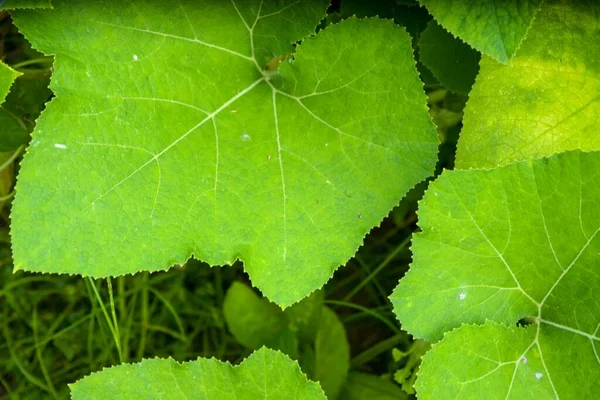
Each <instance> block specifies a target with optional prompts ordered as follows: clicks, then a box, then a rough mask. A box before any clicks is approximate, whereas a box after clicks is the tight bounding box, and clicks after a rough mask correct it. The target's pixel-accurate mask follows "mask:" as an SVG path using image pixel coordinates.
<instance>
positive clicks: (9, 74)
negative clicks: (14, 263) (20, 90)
mask: <svg viewBox="0 0 600 400" xmlns="http://www.w3.org/2000/svg"><path fill="white" fill-rule="evenodd" d="M20 75H21V73H19V72H17V71H15V70H13V69H12V68H10V67H9V66H8V65H6V64H4V63H3V62H1V61H0V104H2V103H4V100H5V99H6V95H8V92H9V91H10V87H11V86H12V84H13V82H14V81H15V79H17V78H18V77H19V76H20Z"/></svg>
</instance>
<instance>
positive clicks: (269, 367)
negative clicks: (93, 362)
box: [71, 348, 325, 400]
mask: <svg viewBox="0 0 600 400" xmlns="http://www.w3.org/2000/svg"><path fill="white" fill-rule="evenodd" d="M71 395H72V399H73V400H84V399H100V398H102V399H107V398H109V399H114V400H119V399H123V400H129V399H136V398H143V399H161V400H166V399H181V398H189V399H198V400H201V399H206V400H213V399H219V400H228V399H232V400H233V399H235V400H241V399H248V400H254V399H267V398H268V399H274V400H277V399H281V400H283V399H297V400H318V399H323V400H324V399H325V395H324V394H323V391H322V390H321V388H320V387H319V385H318V384H316V383H314V382H310V381H309V380H307V379H306V377H305V376H304V375H303V374H302V371H300V368H299V367H298V363H296V362H295V361H292V360H290V359H289V358H288V357H287V356H285V355H283V354H281V353H280V352H278V351H274V350H269V349H266V348H262V349H260V350H257V351H256V352H254V353H253V354H252V355H251V356H250V357H248V358H247V359H246V360H244V362H242V364H241V365H239V366H235V367H234V366H231V364H229V363H224V362H220V361H218V360H215V359H210V360H209V359H202V358H200V359H198V360H196V361H190V362H185V363H182V364H180V363H178V362H177V361H175V360H172V359H150V360H144V361H142V362H141V363H138V364H123V365H119V366H117V367H112V368H109V369H105V370H103V371H101V372H97V373H94V374H92V375H90V376H88V377H86V378H84V379H82V380H80V381H78V382H77V383H75V384H73V385H71Z"/></svg>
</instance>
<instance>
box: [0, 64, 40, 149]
mask: <svg viewBox="0 0 600 400" xmlns="http://www.w3.org/2000/svg"><path fill="white" fill-rule="evenodd" d="M49 83H50V76H49V75H48V74H43V73H42V74H26V75H22V76H20V77H19V78H17V80H16V81H15V83H14V85H13V87H12V90H11V91H10V93H9V94H8V96H7V97H6V101H5V103H4V104H3V105H2V106H1V107H0V126H1V128H0V152H7V151H11V150H15V149H16V148H18V147H19V146H21V145H24V144H26V143H27V142H28V141H29V134H30V133H31V132H32V131H33V128H34V126H35V120H36V118H37V117H38V116H39V115H40V113H41V112H42V110H43V108H44V103H45V102H46V101H47V100H48V99H49V98H50V96H51V92H50V90H49V89H48V84H49Z"/></svg>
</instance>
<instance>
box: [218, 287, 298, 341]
mask: <svg viewBox="0 0 600 400" xmlns="http://www.w3.org/2000/svg"><path fill="white" fill-rule="evenodd" d="M223 313H224V315H225V321H227V327H228V328H229V330H230V331H231V333H232V334H233V336H234V337H235V338H236V340H237V341H238V342H240V343H241V344H243V345H244V346H246V347H248V348H250V349H253V350H255V349H258V348H260V347H261V346H264V345H271V344H272V343H273V342H274V341H276V339H277V337H279V336H280V335H281V334H282V333H283V332H284V331H285V330H286V329H287V318H286V317H285V315H284V314H283V313H282V312H281V309H280V308H279V307H277V306H276V305H275V304H273V303H271V302H269V300H267V299H266V298H261V297H259V296H258V295H257V294H256V293H255V292H254V291H253V290H252V289H251V288H249V287H248V286H246V285H244V284H242V283H239V282H233V284H232V285H231V286H230V287H229V289H227V293H226V294H225V301H224V304H223ZM269 347H272V346H269Z"/></svg>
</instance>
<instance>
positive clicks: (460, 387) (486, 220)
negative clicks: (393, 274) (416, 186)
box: [391, 151, 600, 399]
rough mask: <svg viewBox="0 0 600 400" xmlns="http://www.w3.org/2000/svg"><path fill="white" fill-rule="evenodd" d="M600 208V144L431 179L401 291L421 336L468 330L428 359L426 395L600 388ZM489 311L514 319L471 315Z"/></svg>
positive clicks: (408, 325) (578, 393)
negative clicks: (598, 148)
mask: <svg viewBox="0 0 600 400" xmlns="http://www.w3.org/2000/svg"><path fill="white" fill-rule="evenodd" d="M599 209H600V153H598V152H593V153H583V152H579V151H576V152H568V153H562V154H559V155H555V156H553V157H551V158H549V159H541V160H536V161H528V162H520V163H516V164H511V165H509V166H506V167H503V168H499V169H495V170H487V171H486V170H469V171H450V172H445V173H444V174H442V175H441V176H440V177H439V178H438V179H437V180H436V181H435V182H433V183H432V184H431V186H430V188H429V190H428V191H427V193H426V195H425V197H424V199H423V200H422V201H421V203H420V206H419V221H420V225H421V227H422V229H423V232H422V233H420V234H417V235H415V237H414V244H413V252H414V261H413V264H412V265H411V268H410V271H409V272H408V273H407V275H406V276H405V277H404V278H403V279H402V280H401V281H400V284H399V285H398V287H397V288H396V290H395V291H394V293H393V294H392V296H391V300H392V303H393V304H394V310H395V312H396V314H397V315H398V318H399V320H400V321H401V322H402V326H403V328H405V329H406V330H408V331H409V332H410V333H412V334H414V335H415V336H417V337H425V338H429V339H440V338H441V337H442V334H443V333H444V332H448V331H451V330H453V329H455V328H458V329H456V330H454V331H452V332H451V333H450V334H447V335H446V337H445V339H444V340H443V341H442V342H440V343H439V344H437V345H435V346H434V348H433V349H432V350H431V352H430V355H428V356H426V357H425V361H424V363H423V366H422V370H421V372H420V374H419V379H418V380H417V383H418V384H419V385H420V386H419V387H418V394H422V395H423V398H435V399H443V398H457V397H459V398H481V397H485V398H505V397H507V398H514V399H523V398H537V399H540V398H553V397H554V396H556V397H561V398H576V399H584V398H590V399H591V398H594V397H595V395H596V396H597V394H598V393H600V357H599V354H600V335H599V332H600V303H599V302H598V301H597V299H598V297H599V293H598V290H599V288H600V274H599V273H598V254H599V252H600V235H598V232H599V231H600V213H599V212H598V210H599ZM487 320H490V321H494V322H495V323H498V324H502V326H500V325H496V324H492V323H488V324H486V325H485V326H464V325H463V324H484V323H485V322H486V321H487ZM518 321H522V322H523V323H525V324H527V323H529V324H531V326H529V327H527V328H522V327H516V324H517V322H518ZM461 326H462V327H461ZM440 382H443V385H442V384H440ZM436 386H437V388H436ZM484 394H485V395H484Z"/></svg>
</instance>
